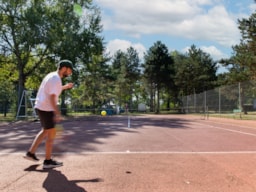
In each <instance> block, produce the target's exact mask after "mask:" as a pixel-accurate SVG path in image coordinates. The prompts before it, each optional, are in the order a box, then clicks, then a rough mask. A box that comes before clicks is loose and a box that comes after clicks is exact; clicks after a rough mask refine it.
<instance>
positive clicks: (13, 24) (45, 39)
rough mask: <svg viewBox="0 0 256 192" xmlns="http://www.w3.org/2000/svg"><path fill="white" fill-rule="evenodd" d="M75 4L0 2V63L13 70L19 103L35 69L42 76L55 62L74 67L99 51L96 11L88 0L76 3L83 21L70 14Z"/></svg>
mask: <svg viewBox="0 0 256 192" xmlns="http://www.w3.org/2000/svg"><path fill="white" fill-rule="evenodd" d="M75 2H76V1H67V0H57V1H50V0H37V1H34V0H29V1H27V0H26V1H25V0H20V1H15V0H11V1H10V0H1V1H0V26H1V29H0V53H1V54H3V55H4V56H5V58H6V60H2V61H1V62H3V63H13V64H15V66H16V68H15V71H17V73H18V78H17V80H16V82H17V83H18V95H19V97H18V98H19V101H20V97H21V95H22V92H23V90H24V89H25V83H26V80H28V79H29V78H28V77H31V75H32V74H35V72H39V71H40V70H38V68H40V67H43V68H45V67H46V71H44V74H46V73H47V72H49V71H50V70H53V69H56V65H55V63H56V60H59V59H62V58H65V59H70V60H72V61H73V62H74V63H76V61H77V60H80V61H81V60H82V61H85V60H86V61H88V60H89V59H88V58H89V55H90V54H91V52H93V51H94V50H93V49H95V47H98V46H100V47H101V48H102V47H103V45H102V38H100V37H99V35H98V34H96V33H98V32H101V31H100V30H101V26H100V25H99V22H100V17H99V15H98V14H99V12H98V9H97V7H96V6H93V5H92V3H91V1H90V0H81V1H79V3H80V5H81V6H82V7H83V9H86V10H87V12H86V13H87V15H86V18H84V17H83V16H82V17H80V16H78V15H77V14H76V13H75V12H74V11H73V6H74V3H75ZM82 48H83V49H82ZM7 60H8V62H7ZM74 74H75V75H73V77H75V76H76V73H75V72H74ZM62 101H64V99H62Z"/></svg>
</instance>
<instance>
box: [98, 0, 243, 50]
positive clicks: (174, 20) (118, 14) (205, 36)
mask: <svg viewBox="0 0 256 192" xmlns="http://www.w3.org/2000/svg"><path fill="white" fill-rule="evenodd" d="M96 2H97V3H98V4H99V5H100V6H103V7H105V8H106V10H108V11H110V12H111V14H109V13H108V14H104V12H103V17H102V19H103V25H104V30H115V29H117V30H121V31H123V32H125V33H126V34H128V35H130V36H131V37H137V38H139V37H141V36H142V35H145V34H164V35H169V36H177V37H185V38H188V39H191V40H199V39H200V40H209V41H213V42H217V43H218V44H220V45H222V46H226V47H230V46H232V45H234V44H236V43H237V42H238V41H239V31H238V27H237V23H236V19H235V18H234V15H231V14H230V13H228V12H227V10H226V9H225V7H224V6H223V5H221V4H220V3H221V1H220V0H193V1H191V0H158V1H156V0H130V1H120V0H96Z"/></svg>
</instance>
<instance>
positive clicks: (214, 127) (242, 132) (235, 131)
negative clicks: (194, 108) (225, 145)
mask: <svg viewBox="0 0 256 192" xmlns="http://www.w3.org/2000/svg"><path fill="white" fill-rule="evenodd" d="M194 124H198V125H201V126H202V125H203V126H208V127H211V128H213V129H220V130H225V131H229V132H234V133H240V134H243V135H250V136H254V137H256V134H254V133H247V132H244V131H237V130H233V129H227V128H222V127H217V126H213V125H208V124H202V123H194ZM234 126H236V125H234ZM238 127H243V126H238Z"/></svg>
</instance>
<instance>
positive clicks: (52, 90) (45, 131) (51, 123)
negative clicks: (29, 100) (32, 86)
mask: <svg viewBox="0 0 256 192" xmlns="http://www.w3.org/2000/svg"><path fill="white" fill-rule="evenodd" d="M72 71H73V64H72V62H71V61H69V60H61V61H60V62H59V63H58V69H57V71H55V72H51V73H49V74H48V75H46V76H45V78H44V79H43V81H42V82H41V85H40V87H39V90H38V93H37V96H36V102H35V109H36V112H37V114H38V116H39V119H40V122H41V125H42V129H41V131H40V132H39V133H38V134H37V136H36V137H35V139H34V141H33V143H32V145H31V147H30V149H29V151H28V152H27V154H26V155H25V156H24V158H26V159H29V160H32V161H39V159H38V158H37V157H36V155H35V152H36V150H37V148H38V146H39V145H40V144H41V142H42V141H43V140H44V139H45V138H46V142H45V160H44V164H43V168H54V167H60V166H62V165H63V163H62V162H57V161H54V160H53V159H52V158H51V155H52V148H53V141H54V138H55V136H56V129H55V128H54V127H55V123H56V122H59V121H61V114H60V111H59V109H58V106H57V103H58V98H59V95H60V94H61V92H62V91H63V90H66V89H71V88H72V87H73V83H68V84H66V85H62V81H61V79H62V78H65V77H68V76H69V75H71V74H72Z"/></svg>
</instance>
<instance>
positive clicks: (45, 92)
mask: <svg viewBox="0 0 256 192" xmlns="http://www.w3.org/2000/svg"><path fill="white" fill-rule="evenodd" d="M61 91H62V82H61V78H60V76H59V74H58V72H57V71H55V72H51V73H49V74H48V75H46V76H45V78H44V79H43V81H42V83H41V85H40V87H39V90H38V93H37V96H36V101H35V108H36V109H39V110H42V111H54V107H53V106H52V105H51V102H50V95H53V94H54V95H56V101H55V102H56V104H57V103H58V98H59V95H60V94H61Z"/></svg>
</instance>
